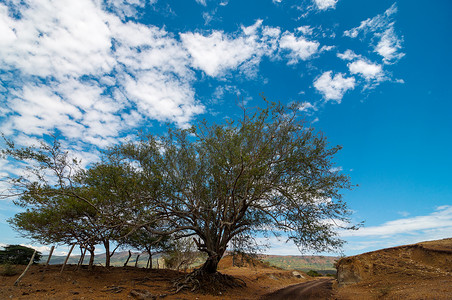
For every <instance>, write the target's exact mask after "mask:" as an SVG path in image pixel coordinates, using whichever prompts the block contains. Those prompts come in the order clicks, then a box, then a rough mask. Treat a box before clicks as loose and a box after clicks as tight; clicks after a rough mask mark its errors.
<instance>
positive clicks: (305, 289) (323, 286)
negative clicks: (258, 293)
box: [261, 279, 333, 300]
mask: <svg viewBox="0 0 452 300" xmlns="http://www.w3.org/2000/svg"><path fill="white" fill-rule="evenodd" d="M332 285H333V280H332V279H319V280H313V281H308V282H303V283H300V284H295V285H291V286H288V287H286V288H283V289H280V290H277V291H275V292H273V293H270V294H267V295H264V296H263V297H262V298H261V299H262V300H270V299H272V300H279V299H286V300H292V299H293V300H295V299H328V298H329V297H330V296H331V292H332Z"/></svg>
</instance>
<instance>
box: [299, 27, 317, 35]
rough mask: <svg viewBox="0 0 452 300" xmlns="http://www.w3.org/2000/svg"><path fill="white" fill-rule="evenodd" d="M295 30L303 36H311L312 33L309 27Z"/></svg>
mask: <svg viewBox="0 0 452 300" xmlns="http://www.w3.org/2000/svg"><path fill="white" fill-rule="evenodd" d="M297 30H298V31H300V32H301V33H303V34H304V35H311V34H313V32H314V29H313V28H312V27H311V26H309V25H305V26H300V27H298V28H297Z"/></svg>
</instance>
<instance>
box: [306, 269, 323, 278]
mask: <svg viewBox="0 0 452 300" xmlns="http://www.w3.org/2000/svg"><path fill="white" fill-rule="evenodd" d="M306 275H308V276H311V277H319V276H322V274H320V273H319V272H317V271H314V270H309V271H308V272H307V273H306Z"/></svg>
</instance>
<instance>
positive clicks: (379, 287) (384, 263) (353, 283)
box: [337, 238, 452, 299]
mask: <svg viewBox="0 0 452 300" xmlns="http://www.w3.org/2000/svg"><path fill="white" fill-rule="evenodd" d="M337 277H338V284H339V288H338V298H339V299H369V298H378V297H386V298H388V299H402V298H403V299H451V295H452V238H449V239H443V240H438V241H429V242H422V243H417V244H413V245H405V246H398V247H393V248H387V249H382V250H378V251H373V252H368V253H364V254H361V255H356V256H352V257H345V258H343V259H341V260H340V261H339V262H338V274H337Z"/></svg>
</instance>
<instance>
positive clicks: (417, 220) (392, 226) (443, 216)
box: [342, 205, 452, 237]
mask: <svg viewBox="0 0 452 300" xmlns="http://www.w3.org/2000/svg"><path fill="white" fill-rule="evenodd" d="M451 228H452V206H450V205H444V206H440V207H437V208H436V210H435V212H433V213H431V214H429V215H426V216H416V217H411V218H403V219H398V220H393V221H388V222H386V223H383V224H381V225H378V226H370V227H364V228H361V229H359V230H357V231H349V232H344V233H343V234H342V236H343V237H348V236H361V237H365V236H369V237H370V236H372V237H389V236H394V235H396V234H419V233H427V232H429V233H430V234H431V232H433V231H435V232H440V231H442V232H443V234H444V235H445V236H444V237H446V236H447V235H450V232H452V231H450V230H448V229H451Z"/></svg>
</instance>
